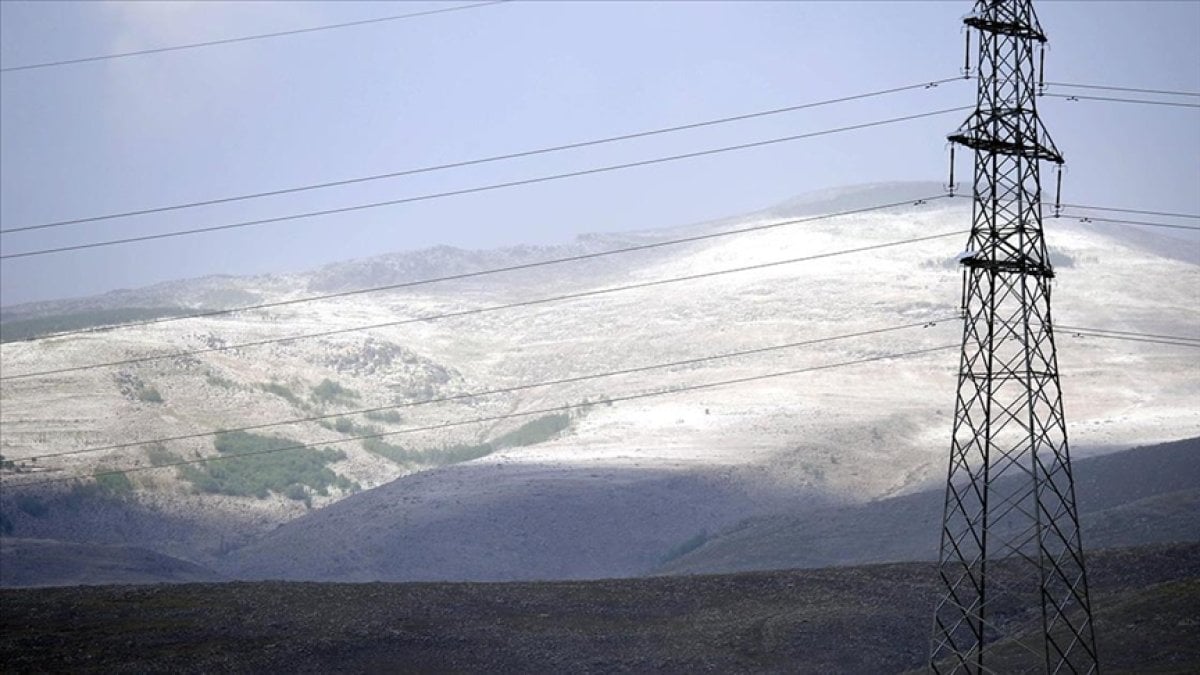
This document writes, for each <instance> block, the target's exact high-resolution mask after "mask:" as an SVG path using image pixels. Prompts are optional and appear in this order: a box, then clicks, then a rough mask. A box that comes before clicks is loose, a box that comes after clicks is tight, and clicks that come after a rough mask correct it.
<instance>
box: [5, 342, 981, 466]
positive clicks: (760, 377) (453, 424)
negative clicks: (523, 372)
mask: <svg viewBox="0 0 1200 675" xmlns="http://www.w3.org/2000/svg"><path fill="white" fill-rule="evenodd" d="M957 348H958V345H957V344H954V345H942V346H939V347H928V348H925V349H916V350H912V351H907V352H897V353H891V354H882V355H878V356H870V357H865V358H861V359H854V360H851V361H840V362H837V363H829V364H825V365H821V366H809V367H805V368H794V369H791V370H784V371H778V372H774V373H767V374H764V375H750V376H746V377H738V378H734V379H730V380H720V381H717V382H707V383H704V384H695V385H687V386H683V387H679V388H675V389H671V390H668V391H653V392H643V393H640V394H629V395H624V396H617V397H614V398H610V399H608V400H607V401H606V403H614V404H615V403H622V402H626V401H635V400H640V399H647V398H654V397H657V396H667V395H670V394H678V393H682V392H687V391H700V390H705V389H715V388H718V387H726V386H729V385H734V384H746V383H750V382H760V381H762V380H769V379H775V378H780V377H787V376H790V375H799V374H801V373H811V372H816V371H821V370H831V369H834V368H843V367H847V366H853V365H859V364H863V363H872V362H875V361H884V360H888V359H897V358H907V357H911V356H919V355H923V354H929V353H932V352H937V351H943V350H946V349H957ZM578 407H579V406H577V405H561V406H555V407H551V408H540V409H537V410H527V411H524V412H517V413H506V414H503V415H492V416H489V417H478V418H474V419H470V420H462V421H458V422H444V423H441V424H433V425H429V426H424V427H413V428H410V429H401V430H398V431H385V432H380V433H373V434H362V435H358V436H349V437H347V438H340V439H335V440H332V441H322V442H319V443H301V444H297V445H289V446H285V447H282V448H271V449H267V450H256V451H253V452H243V453H238V454H229V455H217V456H213V457H201V458H198V459H186V460H180V461H177V462H168V463H164V464H159V465H158V466H139V467H132V468H129V469H120V470H114V471H99V472H94V473H88V474H84V475H81V476H71V477H64V478H50V479H46V480H40V481H29V482H24V483H15V484H11V485H9V486H6V487H29V486H33V485H44V484H48V483H60V482H65V481H72V480H78V479H81V478H99V477H102V476H111V475H117V474H130V473H135V472H139V471H154V470H156V469H168V468H172V467H177V466H186V465H189V464H204V463H208V462H215V461H221V460H225V459H235V458H237V457H252V456H257V455H266V454H271V453H275V452H287V451H294V450H304V449H306V448H314V447H324V446H329V445H339V444H342V443H352V442H354V441H364V440H368V439H372V438H387V437H391V436H399V435H403V434H412V433H418V432H423V431H437V430H441V429H449V428H453V427H459V426H466V425H469V424H480V423H483V422H498V421H501V420H508V419H514V418H520V417H531V416H534V415H545V414H552V413H564V412H571V411H572V410H574V409H575V408H578Z"/></svg>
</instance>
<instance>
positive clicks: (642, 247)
mask: <svg viewBox="0 0 1200 675" xmlns="http://www.w3.org/2000/svg"><path fill="white" fill-rule="evenodd" d="M945 197H946V195H944V194H940V195H930V196H927V197H920V198H917V199H915V200H913V199H906V200H904V201H900V202H891V203H888V204H879V205H876V206H867V207H863V208H861V209H850V210H848V211H838V212H835V213H827V214H821V215H817V216H810V217H807V218H795V219H792V220H785V221H781V222H777V223H766V224H763V225H754V226H750V227H743V228H738V229H734V230H725V231H722V232H711V233H707V234H699V235H692V236H688V237H680V238H677V239H668V240H664V241H657V242H651V243H648V244H637V245H634V246H625V247H622V248H617V249H612V250H609V251H598V252H595V253H582V254H578V255H572V256H566V257H562V258H552V259H549V260H540V261H537V262H531V263H522V264H519V265H508V266H505V267H497V268H492V269H485V270H478V271H475V272H463V273H461V274H450V275H446V276H441V277H433V278H428V279H420V280H417V281H406V282H401V283H396V284H386V285H383V286H373V287H370V288H362V289H355V290H351V291H339V292H336V293H325V294H322V295H312V296H305V297H302V298H293V299H290V300H278V301H274V302H264V303H259V304H254V305H244V306H240V307H231V308H227V309H217V310H209V311H204V312H196V313H193V314H183V315H179V316H167V317H158V318H154V319H147V320H144V321H135V322H131V323H124V324H120V325H118V326H102V327H95V328H83V329H79V330H73V331H63V332H59V333H52V334H50V335H42V336H38V337H34V338H29V340H27V341H29V342H32V341H39V340H49V339H51V338H58V337H65V336H69V335H83V334H88V333H96V332H101V331H109V330H113V329H114V328H133V327H136V326H148V325H152V324H159V323H168V322H172V321H183V320H185V319H198V318H205V317H212V316H223V315H228V314H233V313H235V312H245V311H251V310H259V309H269V308H273V307H283V306H286V305H296V304H301V303H308V302H316V301H319V300H329V299H332V298H344V297H348V296H353V295H363V294H366V293H378V292H382V291H394V290H399V289H403V288H413V287H417V286H425V285H429V284H435V283H442V282H447V281H461V280H464V279H473V278H477V277H483V276H489V275H493V274H500V273H503V272H515V271H521V270H529V269H535V268H539V267H546V266H549V265H558V264H562V263H569V262H580V261H584V260H592V259H595V258H603V257H607V256H613V255H622V254H626V253H635V252H638V251H647V250H651V249H656V248H663V247H667V246H677V245H680V244H690V243H695V242H699V241H706V240H709V239H718V238H722V237H730V236H735V235H741V234H747V233H750V232H762V231H764V230H772V229H776V228H780V227H787V226H791V225H799V224H804V223H811V222H815V221H819V220H828V219H830V218H838V217H842V216H849V215H857V214H861V213H869V212H871V211H879V210H883V209H890V208H895V207H899V206H907V205H910V204H914V203H918V202H922V201H924V202H929V201H933V200H936V199H943V198H945ZM2 328H3V324H0V329H2Z"/></svg>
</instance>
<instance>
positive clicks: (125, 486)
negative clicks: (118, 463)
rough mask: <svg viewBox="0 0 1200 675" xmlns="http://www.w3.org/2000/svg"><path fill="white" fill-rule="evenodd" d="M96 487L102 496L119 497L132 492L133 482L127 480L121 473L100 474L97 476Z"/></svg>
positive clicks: (127, 477)
mask: <svg viewBox="0 0 1200 675" xmlns="http://www.w3.org/2000/svg"><path fill="white" fill-rule="evenodd" d="M102 471H103V469H102ZM96 487H98V488H99V492H100V493H101V494H104V495H118V496H119V495H127V494H130V493H131V492H133V482H132V481H130V480H129V476H127V475H125V474H123V473H101V474H99V475H97V476H96Z"/></svg>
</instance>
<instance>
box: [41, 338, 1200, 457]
mask: <svg viewBox="0 0 1200 675" xmlns="http://www.w3.org/2000/svg"><path fill="white" fill-rule="evenodd" d="M958 318H960V317H959V316H958V315H953V316H943V317H937V318H934V319H928V320H926V321H918V322H913V323H907V324H898V325H894V326H888V327H884V328H874V329H869V330H863V331H856V332H852V333H842V334H839V335H830V336H826V337H821V338H811V339H807V340H799V341H795V342H788V343H784V344H779V345H771V346H766V347H755V348H751V349H744V350H739V351H734V352H723V353H720V354H711V355H708V356H700V357H694V358H689V359H682V360H677V361H668V362H665V363H654V364H650V365H644V366H634V367H631V368H622V369H619V370H609V371H603V372H598V373H590V374H587V375H574V376H571V377H564V378H559V379H555V380H543V381H541V382H533V383H528V384H518V385H513V386H509V387H500V388H496V389H484V390H480V391H474V392H466V393H461V394H452V395H449V396H442V397H437V398H429V399H424V400H420V401H409V402H406V403H397V404H391V405H385V406H374V407H370V408H356V409H353V410H340V411H338V412H332V413H325V414H321V415H310V416H306V417H295V418H291V419H284V420H276V421H273V422H260V423H257V424H251V425H247V426H240V427H225V428H221V429H218V430H215V431H204V432H196V433H189V434H182V435H178V436H160V437H157V438H149V439H144V440H139V441H127V442H123V443H114V444H110V445H99V446H91V447H86V448H77V449H75V450H66V451H63V452H55V453H48V454H44V455H30V456H28V457H22V458H21V461H23V462H28V461H40V460H44V459H53V458H56V457H67V456H75V455H82V454H91V453H95V452H106V451H111V450H122V449H125V448H132V447H139V446H146V445H158V444H163V443H173V442H176V441H185V440H193V439H196V438H208V437H212V436H218V435H220V434H223V433H233V432H239V431H240V432H245V431H258V430H261V429H269V428H273V427H281V426H289V425H293V424H304V423H309V422H320V421H322V420H328V419H334V418H338V417H349V416H353V415H370V414H371V413H379V412H387V411H395V410H400V409H408V408H415V407H421V406H427V405H435V404H439V403H451V402H454V401H463V400H470V399H476V398H483V397H486V396H497V395H500V394H512V393H516V392H519V391H528V390H530V389H540V388H543V387H556V386H562V385H565V384H577V383H580V382H587V381H591V380H598V379H603V378H608V377H619V376H623V375H632V374H635V373H644V372H649V371H652V370H663V369H667V368H678V367H681V366H694V365H699V364H702V363H708V362H711V361H719V360H725V359H733V358H740V357H744V356H753V355H760V354H768V353H773V352H780V351H784V350H789V349H796V348H799V347H807V346H812V345H817V344H825V343H830V342H839V341H842V340H848V339H853V338H859V337H867V336H871V335H879V334H883V333H891V332H896V331H902V330H908V329H911V328H931V327H933V326H936V325H937V324H940V323H944V322H948V321H953V320H956V319H958ZM1055 329H1056V330H1059V331H1065V332H1067V333H1069V334H1071V335H1072V336H1082V337H1097V338H1108V339H1115V340H1132V341H1136V342H1154V343H1158V344H1167V345H1174V346H1181V347H1197V348H1200V337H1187V336H1180V335H1163V334H1154V333H1140V332H1136V331H1121V330H1108V329H1101V328H1086V327H1081V326H1067V325H1057V326H1055Z"/></svg>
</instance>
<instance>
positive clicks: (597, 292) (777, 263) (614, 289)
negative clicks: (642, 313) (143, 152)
mask: <svg viewBox="0 0 1200 675" xmlns="http://www.w3.org/2000/svg"><path fill="white" fill-rule="evenodd" d="M968 232H969V230H955V231H953V232H942V233H940V234H931V235H926V236H921V237H910V238H908V239H900V240H896V241H889V242H883V243H879V244H868V245H866V246H858V247H854V248H848V249H839V250H835V251H826V252H824V253H816V254H812V255H806V256H800V257H796V258H788V259H785V260H773V261H770V262H765V263H756V264H753V265H744V266H741V267H731V268H726V269H723V270H714V271H710V272H699V273H696V274H688V275H684V276H678V277H668V278H666V279H654V280H652V281H642V282H638V283H633V284H626V285H623V286H611V287H608V288H598V289H592V290H587V291H579V292H576V293H564V294H561V295H553V296H549V297H542V298H535V299H533V300H521V301H517V302H510V303H505V304H502V305H488V306H485V307H476V308H473V309H465V310H458V311H454V312H444V313H441V314H430V315H426V316H416V317H410V318H407V319H399V320H396V321H386V322H383V323H376V324H371V325H367V326H354V327H350V328H336V329H332V330H326V331H321V332H317V333H305V334H302V335H291V336H286V337H281V338H269V339H265V340H254V341H250V342H240V343H236V344H226V345H219V346H215V347H205V348H203V349H192V350H184V351H177V352H168V353H165V354H155V355H152V356H142V357H136V358H130V359H121V360H119V361H107V362H103V363H92V364H88V365H84V366H70V367H66V368H55V369H52V370H41V371H34V372H28V373H19V374H16V375H8V374H5V375H2V376H0V382H8V381H11V380H22V379H28V378H32V377H42V376H46V375H57V374H61V373H71V372H79V371H84V370H95V369H97V368H113V367H117V366H125V365H132V364H135V363H149V362H153V361H162V360H165V359H175V358H182V357H191V356H198V355H200V354H211V353H214V352H224V351H229V350H232V349H245V348H248V347H261V346H264V345H270V344H279V343H284V342H295V341H298V340H308V339H312V338H319V337H329V336H333V335H344V334H347V333H357V332H362V331H366V330H374V329H378V328H392V327H395V326H402V325H406V324H414V323H422V322H426V321H436V320H441V319H450V318H459V317H464V316H474V315H478V314H485V313H489V312H496V311H501V310H508V309H515V308H518V307H533V306H536V305H543V304H548V303H554V302H561V301H564V300H577V299H580V298H590V297H596V296H601V295H609V294H612V293H619V292H623V291H630V290H636V289H644V288H654V287H658V286H664V285H667V284H674V283H680V282H684V281H695V280H698V279H708V278H712V277H718V276H724V275H727V274H736V273H740V272H749V271H753V270H764V269H771V268H775V267H781V266H783V265H793V264H797V263H802V262H811V261H813V260H824V259H828V258H835V257H839V256H844V255H853V254H856V253H865V252H867V251H877V250H882V249H887V248H894V247H897V246H907V245H909V244H915V243H919V242H925V241H933V240H935V239H944V238H946V237H952V236H961V235H964V234H967V233H968Z"/></svg>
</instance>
